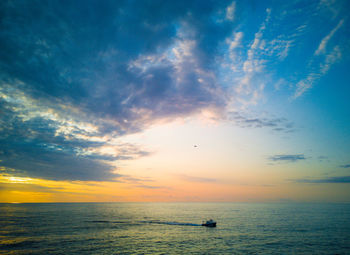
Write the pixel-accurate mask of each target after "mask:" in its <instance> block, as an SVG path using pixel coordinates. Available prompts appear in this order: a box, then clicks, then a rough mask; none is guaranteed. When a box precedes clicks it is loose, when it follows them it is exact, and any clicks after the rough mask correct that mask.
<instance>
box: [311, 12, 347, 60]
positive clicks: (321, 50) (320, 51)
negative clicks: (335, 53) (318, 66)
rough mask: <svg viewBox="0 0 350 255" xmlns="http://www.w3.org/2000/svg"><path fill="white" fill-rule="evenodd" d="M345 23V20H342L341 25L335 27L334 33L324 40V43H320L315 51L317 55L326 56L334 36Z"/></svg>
mask: <svg viewBox="0 0 350 255" xmlns="http://www.w3.org/2000/svg"><path fill="white" fill-rule="evenodd" d="M343 23H344V20H343V19H342V20H340V21H339V23H338V24H337V25H336V26H335V28H333V29H332V31H331V32H330V33H329V34H328V35H327V36H325V37H324V38H323V39H322V41H321V42H320V45H319V46H318V48H317V50H316V51H315V55H320V54H324V53H325V52H326V47H327V43H328V41H329V40H330V39H331V38H332V37H333V35H334V34H335V33H336V32H337V31H338V29H339V28H340V27H341V26H342V25H343Z"/></svg>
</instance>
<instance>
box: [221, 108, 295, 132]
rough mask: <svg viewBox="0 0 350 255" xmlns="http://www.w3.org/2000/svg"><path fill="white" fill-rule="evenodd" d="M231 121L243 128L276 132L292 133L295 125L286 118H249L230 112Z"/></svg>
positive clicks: (246, 115) (245, 115)
mask: <svg viewBox="0 0 350 255" xmlns="http://www.w3.org/2000/svg"><path fill="white" fill-rule="evenodd" d="M228 116H229V119H230V120H232V121H233V122H234V123H235V124H236V125H238V126H240V127H242V128H270V129H272V130H274V131H278V132H285V133H290V132H293V131H295V129H294V124H293V123H292V122H290V121H288V120H287V119H285V118H271V117H270V118H268V117H257V116H255V117H248V114H241V113H239V112H230V113H229V115H228Z"/></svg>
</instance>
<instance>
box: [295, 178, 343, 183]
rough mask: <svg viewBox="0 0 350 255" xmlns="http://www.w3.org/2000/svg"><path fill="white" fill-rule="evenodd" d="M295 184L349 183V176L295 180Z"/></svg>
mask: <svg viewBox="0 0 350 255" xmlns="http://www.w3.org/2000/svg"><path fill="white" fill-rule="evenodd" d="M292 181H294V182H297V183H350V176H337V177H327V178H322V179H295V180H292Z"/></svg>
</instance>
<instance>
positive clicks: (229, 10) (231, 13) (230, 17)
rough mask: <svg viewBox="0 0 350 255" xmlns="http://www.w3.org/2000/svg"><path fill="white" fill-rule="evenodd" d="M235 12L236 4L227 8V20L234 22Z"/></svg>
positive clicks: (233, 3)
mask: <svg viewBox="0 0 350 255" xmlns="http://www.w3.org/2000/svg"><path fill="white" fill-rule="evenodd" d="M235 10H236V2H232V3H231V4H230V5H229V6H227V8H226V19H228V20H231V21H232V20H234V18H235Z"/></svg>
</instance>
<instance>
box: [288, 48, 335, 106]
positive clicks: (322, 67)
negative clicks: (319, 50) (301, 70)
mask: <svg viewBox="0 0 350 255" xmlns="http://www.w3.org/2000/svg"><path fill="white" fill-rule="evenodd" d="M341 57H342V53H341V50H340V47H339V46H335V47H334V48H333V49H332V51H331V52H329V53H328V54H327V55H326V56H325V58H324V60H323V61H321V63H320V64H319V65H318V66H317V67H316V70H313V71H311V72H310V73H309V74H308V75H307V77H306V78H304V79H302V80H300V81H299V82H298V83H297V84H296V90H295V93H294V95H293V99H296V98H298V97H300V96H301V95H303V94H304V93H305V92H306V91H307V90H309V89H311V88H312V87H313V85H314V83H315V82H316V81H317V80H318V79H320V78H321V77H322V76H323V75H325V74H327V72H328V71H329V69H330V68H331V66H332V65H334V64H335V63H337V62H338V61H339V60H340V59H341Z"/></svg>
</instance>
